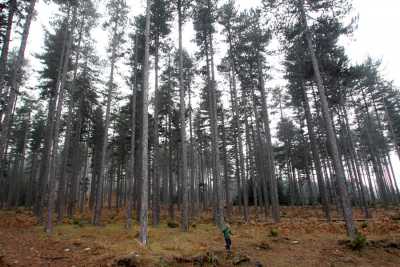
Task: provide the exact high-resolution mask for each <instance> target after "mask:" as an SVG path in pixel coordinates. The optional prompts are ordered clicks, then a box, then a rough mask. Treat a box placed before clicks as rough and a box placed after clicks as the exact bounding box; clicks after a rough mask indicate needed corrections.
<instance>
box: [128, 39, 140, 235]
mask: <svg viewBox="0 0 400 267" xmlns="http://www.w3.org/2000/svg"><path fill="white" fill-rule="evenodd" d="M134 45H135V62H134V66H133V81H132V84H131V86H132V99H131V101H132V102H131V109H132V110H131V143H130V147H131V152H130V154H129V161H128V173H127V179H128V208H127V214H126V215H127V223H126V226H127V228H128V229H131V227H132V210H133V200H134V199H133V194H134V188H133V185H134V181H135V171H134V168H135V148H136V94H137V93H136V92H137V63H138V36H137V34H135V43H134Z"/></svg>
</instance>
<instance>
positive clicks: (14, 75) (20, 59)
mask: <svg viewBox="0 0 400 267" xmlns="http://www.w3.org/2000/svg"><path fill="white" fill-rule="evenodd" d="M35 5H36V0H30V1H29V6H28V9H27V16H26V19H25V23H24V27H23V32H22V38H21V43H20V47H19V50H18V55H17V58H16V59H15V61H14V64H13V69H12V72H11V89H10V94H9V96H8V100H7V104H6V107H5V113H4V119H3V123H2V125H1V132H0V173H1V175H2V173H3V170H2V168H3V165H4V159H5V158H4V155H5V153H6V151H5V150H6V146H7V142H8V137H9V131H10V125H11V117H12V113H13V110H14V107H15V104H16V101H17V96H18V92H19V85H18V79H19V77H20V76H21V72H22V66H23V64H24V58H25V50H26V46H27V42H28V37H29V31H30V28H31V23H32V20H33V16H34V13H35V12H34V11H35ZM0 86H1V84H0Z"/></svg>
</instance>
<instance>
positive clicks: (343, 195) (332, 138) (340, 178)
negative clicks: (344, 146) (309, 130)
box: [299, 0, 357, 239]
mask: <svg viewBox="0 0 400 267" xmlns="http://www.w3.org/2000/svg"><path fill="white" fill-rule="evenodd" d="M299 4H300V5H299V8H300V15H301V23H302V25H303V28H304V30H305V37H306V42H307V46H308V50H309V52H310V56H311V61H312V66H313V69H314V75H315V79H316V82H317V87H318V92H319V97H320V100H321V109H322V115H323V118H324V121H325V126H326V129H327V134H328V142H329V147H330V149H331V153H332V158H333V164H334V168H335V173H336V182H337V186H338V191H339V197H340V202H341V205H342V208H343V216H344V220H345V223H346V229H347V233H348V235H349V237H350V239H354V238H355V237H356V233H357V230H356V226H355V224H354V221H353V211H352V207H351V203H350V199H349V196H348V192H347V189H346V177H345V173H344V169H343V166H342V164H341V160H340V156H339V150H338V146H337V141H336V135H335V132H334V128H333V123H332V120H331V117H330V114H329V106H328V99H327V97H326V93H325V88H324V83H323V80H322V76H321V72H320V69H319V63H318V59H317V57H316V55H315V51H314V46H313V42H312V36H311V32H310V29H309V27H308V24H307V18H306V13H305V10H304V0H300V1H299Z"/></svg>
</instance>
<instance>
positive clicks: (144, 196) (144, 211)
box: [139, 0, 152, 245]
mask: <svg viewBox="0 0 400 267" xmlns="http://www.w3.org/2000/svg"><path fill="white" fill-rule="evenodd" d="M151 5H152V0H147V6H146V30H145V54H144V67H143V112H142V116H143V118H142V124H143V125H142V144H141V151H142V155H141V165H142V167H141V171H142V172H141V174H142V188H141V189H142V190H141V201H140V217H139V221H140V230H139V240H140V242H141V243H142V245H147V242H148V238H147V226H148V205H149V203H148V199H149V192H148V191H149V185H148V182H149V176H148V175H149V173H148V135H149V121H148V120H149V118H148V107H149V68H150V66H149V65H150V62H149V54H150V51H149V50H150V8H151Z"/></svg>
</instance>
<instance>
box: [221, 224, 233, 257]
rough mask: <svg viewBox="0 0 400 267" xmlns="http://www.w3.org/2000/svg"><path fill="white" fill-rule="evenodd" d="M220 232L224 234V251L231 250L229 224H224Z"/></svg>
mask: <svg viewBox="0 0 400 267" xmlns="http://www.w3.org/2000/svg"><path fill="white" fill-rule="evenodd" d="M222 234H223V235H224V239H225V248H226V251H227V252H228V253H230V252H231V247H232V239H231V235H233V234H232V231H231V226H230V225H229V224H226V225H225V227H224V230H222Z"/></svg>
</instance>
